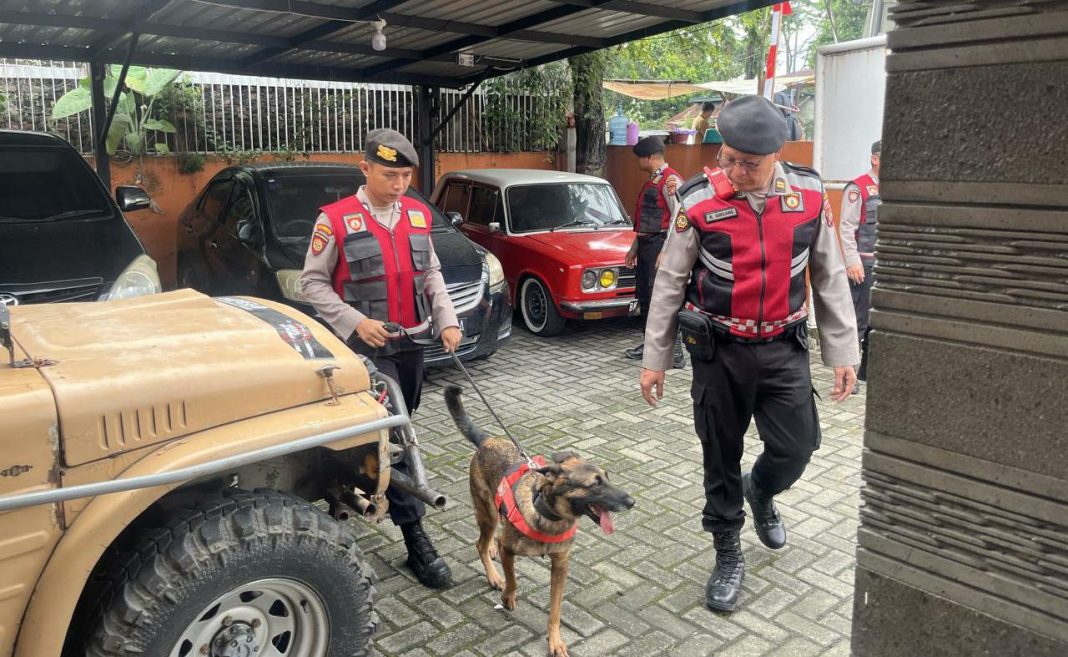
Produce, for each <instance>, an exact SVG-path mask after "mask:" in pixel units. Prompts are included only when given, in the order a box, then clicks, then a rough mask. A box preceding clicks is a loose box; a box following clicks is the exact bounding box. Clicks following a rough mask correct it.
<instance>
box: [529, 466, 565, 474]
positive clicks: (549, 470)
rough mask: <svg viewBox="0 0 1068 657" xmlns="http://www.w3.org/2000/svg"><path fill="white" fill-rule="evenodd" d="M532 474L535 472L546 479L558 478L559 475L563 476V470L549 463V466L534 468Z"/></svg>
mask: <svg viewBox="0 0 1068 657" xmlns="http://www.w3.org/2000/svg"><path fill="white" fill-rule="evenodd" d="M534 472H537V473H538V474H540V475H544V476H546V477H559V476H560V475H562V474H564V469H563V468H561V467H560V466H559V465H557V464H556V463H550V464H549V465H546V466H543V467H540V468H535V469H534Z"/></svg>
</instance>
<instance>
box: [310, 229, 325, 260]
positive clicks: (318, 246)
mask: <svg viewBox="0 0 1068 657" xmlns="http://www.w3.org/2000/svg"><path fill="white" fill-rule="evenodd" d="M326 240H327V238H326V237H323V236H322V235H320V234H319V233H318V232H316V233H315V235H313V236H312V241H311V252H312V255H319V254H320V253H322V252H323V250H324V249H326Z"/></svg>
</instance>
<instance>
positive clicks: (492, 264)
mask: <svg viewBox="0 0 1068 657" xmlns="http://www.w3.org/2000/svg"><path fill="white" fill-rule="evenodd" d="M486 269H488V270H489V285H490V288H491V289H494V290H496V289H497V288H499V287H500V286H502V285H504V267H502V266H501V261H500V260H498V259H497V256H495V255H493V254H492V253H490V252H489V251H486Z"/></svg>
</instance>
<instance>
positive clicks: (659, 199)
mask: <svg viewBox="0 0 1068 657" xmlns="http://www.w3.org/2000/svg"><path fill="white" fill-rule="evenodd" d="M677 175H679V174H678V172H677V171H675V170H674V169H672V168H671V167H669V166H667V165H665V166H664V167H663V168H662V169H660V171H659V172H657V174H656V175H655V176H653V177H651V178H649V180H647V181H645V185H643V186H642V191H641V192H639V193H638V207H637V209H636V210H635V212H634V231H635V232H637V233H642V234H650V233H663V232H664V231H666V230H667V229H668V228H669V227H670V226H671V208H670V207H669V206H668V203H667V201H666V200H664V187H666V186H667V181H668V179H669V178H671V176H677Z"/></svg>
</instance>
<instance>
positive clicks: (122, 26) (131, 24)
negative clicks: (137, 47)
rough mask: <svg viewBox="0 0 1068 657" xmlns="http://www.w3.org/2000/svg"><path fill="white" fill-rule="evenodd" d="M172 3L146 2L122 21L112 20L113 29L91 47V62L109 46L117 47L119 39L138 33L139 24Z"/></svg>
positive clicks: (168, 1) (169, 0)
mask: <svg viewBox="0 0 1068 657" xmlns="http://www.w3.org/2000/svg"><path fill="white" fill-rule="evenodd" d="M171 1H172V0H144V1H143V2H142V3H141V4H140V5H138V6H137V8H135V9H134V10H133V11H131V12H130V13H129V14H127V15H126V16H125V17H124V18H123V19H122V20H118V21H115V20H112V21H111V24H112V27H111V29H105V30H104V33H103V34H102V35H101V36H100V38H98V39H97V40H96V41H95V42H94V43H93V45H91V46H89V60H90V61H93V60H96V59H97V55H99V54H100V53H101V52H103V50H104V49H105V48H107V47H108V46H112V45H115V42H116V41H117V40H118V38H119V37H122V36H123V35H126V34H131V33H133V32H136V31H137V29H136V26H137V24H138V23H142V22H145V21H147V20H149V19H150V18H152V16H154V15H155V14H157V13H159V12H160V11H161V10H162V9H163V8H164V7H166V6H167V5H169V4H170V3H171Z"/></svg>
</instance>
